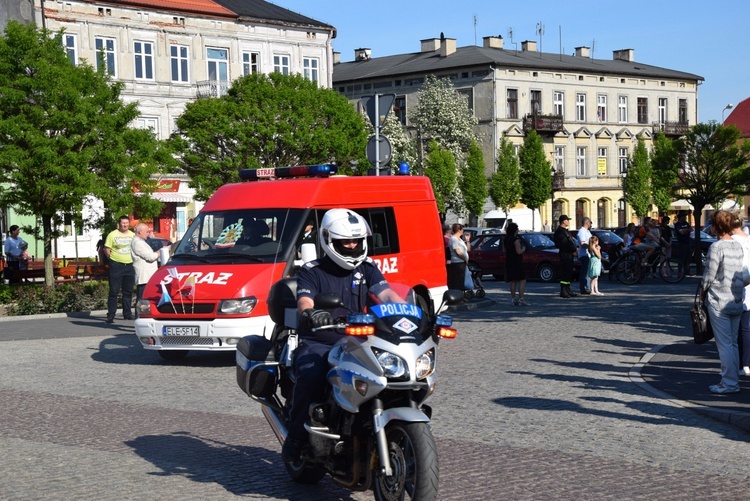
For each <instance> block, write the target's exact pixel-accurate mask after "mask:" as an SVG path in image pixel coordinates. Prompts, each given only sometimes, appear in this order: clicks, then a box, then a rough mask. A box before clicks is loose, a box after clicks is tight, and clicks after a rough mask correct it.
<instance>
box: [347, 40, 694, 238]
mask: <svg viewBox="0 0 750 501" xmlns="http://www.w3.org/2000/svg"><path fill="white" fill-rule="evenodd" d="M430 74H432V75H435V76H436V77H438V78H449V79H450V80H451V82H452V83H453V86H454V87H455V89H456V90H457V91H458V92H459V93H460V94H462V95H463V96H465V97H466V100H467V103H468V105H469V107H470V108H471V109H472V110H473V113H474V115H475V116H476V117H477V119H478V121H479V124H478V126H477V128H476V132H477V135H478V136H479V138H480V140H481V142H482V148H483V152H484V156H485V160H486V174H487V177H489V176H490V175H491V173H492V172H493V171H494V168H495V158H496V152H497V147H498V145H499V144H500V140H501V138H502V137H506V138H507V139H508V140H509V141H510V142H511V143H513V144H514V145H515V146H516V147H519V146H520V145H521V144H522V143H523V139H524V136H525V134H526V132H527V131H528V130H530V129H535V130H536V131H537V132H538V133H539V134H540V135H541V136H542V139H543V143H544V148H545V151H546V153H547V155H548V157H549V160H550V163H551V164H552V166H553V169H554V171H555V175H554V177H553V192H552V193H551V194H550V200H549V201H548V202H547V204H546V206H544V207H541V208H540V212H541V219H542V221H545V220H548V221H549V222H550V224H551V225H552V226H555V225H556V223H557V218H558V216H559V215H560V214H568V215H569V216H570V217H571V218H573V222H574V224H575V226H576V227H577V226H579V225H580V224H581V220H582V218H583V217H584V216H588V217H591V219H592V220H593V222H594V226H595V227H600V228H605V227H614V226H624V225H625V224H627V223H628V222H630V221H631V220H633V219H634V218H635V214H634V213H633V212H632V210H631V208H630V207H629V206H628V204H627V203H626V202H625V200H624V199H623V192H622V179H623V176H625V175H626V174H627V164H628V159H629V158H630V157H631V156H632V154H633V151H634V147H635V142H636V138H637V137H639V136H640V137H642V138H644V139H645V140H646V144H647V148H649V149H650V148H651V141H652V139H653V137H654V134H655V133H656V132H657V131H663V132H664V133H665V134H667V135H668V136H672V137H676V136H679V135H681V134H682V133H684V131H686V130H687V128H688V127H690V126H692V125H695V124H696V123H697V121H698V112H697V110H698V86H699V84H700V83H701V82H702V81H703V78H702V77H700V76H698V75H694V74H691V73H686V72H682V71H675V70H671V69H667V68H660V67H656V66H651V65H647V64H643V63H639V62H637V61H635V59H634V51H633V49H625V50H617V51H614V53H613V57H612V59H609V60H605V59H593V58H592V57H591V53H590V50H589V48H588V47H578V48H576V49H575V54H574V55H562V54H553V53H541V52H538V51H537V50H536V42H533V41H526V42H522V43H521V48H520V50H515V49H508V48H505V47H504V45H503V39H502V37H485V38H484V39H483V45H482V46H481V47H479V46H468V47H457V46H456V40H455V39H452V38H445V37H443V36H441V38H434V39H426V40H422V41H421V50H420V51H419V52H415V53H407V54H399V55H394V56H386V57H380V58H374V57H372V52H371V49H358V50H357V51H355V58H354V61H351V62H345V63H341V62H337V64H336V65H335V67H334V73H333V87H334V89H336V90H338V91H339V92H341V93H343V94H344V95H346V96H347V97H348V98H349V99H351V100H352V101H356V100H359V99H360V98H361V97H362V96H366V95H372V94H387V93H395V94H396V100H395V104H394V111H395V113H396V115H397V116H398V118H399V119H400V120H401V122H402V123H403V124H405V125H406V126H407V128H409V126H410V123H409V110H410V108H411V107H413V106H414V105H415V104H416V102H417V99H418V96H417V93H418V91H419V90H420V88H421V85H422V83H423V82H424V78H425V76H427V75H430ZM410 131H411V132H412V133H413V134H414V135H416V131H414V130H413V129H410ZM494 209H495V207H494V206H493V205H492V203H491V202H490V201H489V200H488V203H487V205H486V206H485V215H486V214H487V213H488V212H489V211H491V210H494Z"/></svg>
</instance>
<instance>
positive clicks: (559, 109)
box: [553, 91, 565, 117]
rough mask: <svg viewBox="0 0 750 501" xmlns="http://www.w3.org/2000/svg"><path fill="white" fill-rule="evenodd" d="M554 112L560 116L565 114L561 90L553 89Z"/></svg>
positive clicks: (563, 96)
mask: <svg viewBox="0 0 750 501" xmlns="http://www.w3.org/2000/svg"><path fill="white" fill-rule="evenodd" d="M553 101H554V102H553V106H554V113H555V115H559V116H561V117H564V116H565V94H564V93H562V92H558V91H555V93H554V100H553Z"/></svg>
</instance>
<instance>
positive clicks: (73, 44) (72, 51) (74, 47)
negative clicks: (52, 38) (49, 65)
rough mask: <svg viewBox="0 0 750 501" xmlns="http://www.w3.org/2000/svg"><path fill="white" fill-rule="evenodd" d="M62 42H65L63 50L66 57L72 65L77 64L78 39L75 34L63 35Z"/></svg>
mask: <svg viewBox="0 0 750 501" xmlns="http://www.w3.org/2000/svg"><path fill="white" fill-rule="evenodd" d="M63 43H64V44H65V52H66V53H67V54H68V59H70V62H71V63H73V66H77V65H78V41H77V40H76V36H75V35H67V34H66V35H64V36H63Z"/></svg>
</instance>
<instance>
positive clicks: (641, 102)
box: [638, 97, 648, 124]
mask: <svg viewBox="0 0 750 501" xmlns="http://www.w3.org/2000/svg"><path fill="white" fill-rule="evenodd" d="M638 123H639V124H647V123H648V98H645V97H639V98H638Z"/></svg>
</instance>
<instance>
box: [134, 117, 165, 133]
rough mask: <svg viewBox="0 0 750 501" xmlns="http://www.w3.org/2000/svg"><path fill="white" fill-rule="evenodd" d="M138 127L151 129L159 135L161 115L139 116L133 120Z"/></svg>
mask: <svg viewBox="0 0 750 501" xmlns="http://www.w3.org/2000/svg"><path fill="white" fill-rule="evenodd" d="M133 126H134V127H135V128H136V129H143V130H150V131H152V132H153V133H154V134H155V135H156V137H159V117H138V118H136V119H135V120H134V121H133Z"/></svg>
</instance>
